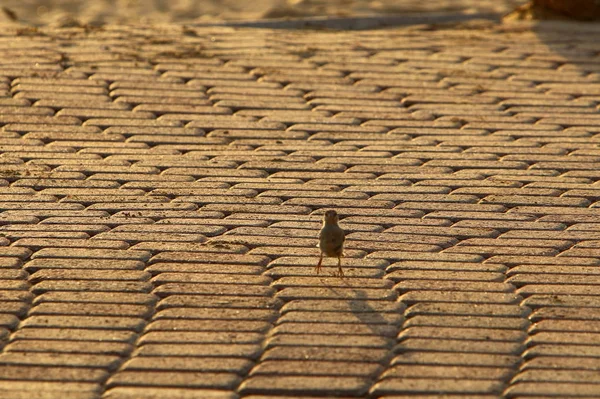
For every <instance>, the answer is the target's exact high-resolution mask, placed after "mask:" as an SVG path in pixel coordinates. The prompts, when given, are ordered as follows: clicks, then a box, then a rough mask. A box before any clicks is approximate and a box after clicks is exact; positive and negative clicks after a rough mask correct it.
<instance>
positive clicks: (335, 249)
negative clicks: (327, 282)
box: [315, 209, 346, 277]
mask: <svg viewBox="0 0 600 399" xmlns="http://www.w3.org/2000/svg"><path fill="white" fill-rule="evenodd" d="M339 220H340V218H339V216H338V214H337V212H336V211H334V210H333V209H330V210H328V211H326V212H325V215H324V216H323V227H322V228H321V232H320V233H319V243H318V244H317V247H318V248H319V249H320V250H321V257H320V258H319V263H318V264H317V266H315V271H316V272H317V274H319V272H320V271H321V264H322V263H323V255H325V256H328V257H332V258H338V269H339V272H338V273H337V275H339V276H340V277H344V271H343V270H342V255H343V254H344V240H345V239H346V234H345V233H344V230H342V228H341V227H340V226H338V222H339Z"/></svg>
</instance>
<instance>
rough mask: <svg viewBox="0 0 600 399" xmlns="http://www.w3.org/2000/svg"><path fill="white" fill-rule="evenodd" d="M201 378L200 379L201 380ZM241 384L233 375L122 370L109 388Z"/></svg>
mask: <svg viewBox="0 0 600 399" xmlns="http://www.w3.org/2000/svg"><path fill="white" fill-rule="evenodd" d="M199 377H200V378H199ZM239 382H240V379H239V377H238V376H236V375H235V374H232V373H202V374H199V373H198V372H192V371H189V372H184V371H172V370H170V371H167V370H165V371H148V370H144V371H128V370H122V371H119V372H118V373H117V374H115V375H114V376H112V377H111V378H110V379H109V380H108V381H107V382H106V385H107V387H108V388H109V389H110V388H113V387H117V386H159V387H165V386H167V387H168V386H171V387H177V386H180V387H186V388H188V389H190V388H205V389H229V390H231V389H233V388H234V387H236V386H237V385H238V384H239Z"/></svg>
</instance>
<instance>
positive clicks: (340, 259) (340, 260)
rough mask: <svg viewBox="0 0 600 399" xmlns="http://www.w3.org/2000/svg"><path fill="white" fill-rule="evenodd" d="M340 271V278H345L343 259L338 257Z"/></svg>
mask: <svg viewBox="0 0 600 399" xmlns="http://www.w3.org/2000/svg"><path fill="white" fill-rule="evenodd" d="M338 269H339V276H340V277H344V271H343V270H342V257H341V256H338Z"/></svg>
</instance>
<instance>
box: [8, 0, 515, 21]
mask: <svg viewBox="0 0 600 399" xmlns="http://www.w3.org/2000/svg"><path fill="white" fill-rule="evenodd" d="M523 3H524V1H523V0H500V1H499V0H435V1H423V0H252V1H240V0H238V1H235V0H93V1H91V0H88V1H86V0H5V1H3V2H2V5H3V10H2V11H4V12H2V13H0V22H2V20H4V21H10V20H16V21H17V22H20V23H25V24H33V25H66V24H69V23H81V24H105V23H128V24H131V23H140V22H141V23H148V22H157V23H158V22H160V23H164V22H194V21H195V22H210V21H212V20H215V21H222V20H244V19H264V18H298V17H310V16H356V15H387V14H403V13H414V12H434V11H452V12H460V13H474V12H497V13H506V12H509V11H510V10H512V9H513V8H514V7H515V6H517V5H520V4H523Z"/></svg>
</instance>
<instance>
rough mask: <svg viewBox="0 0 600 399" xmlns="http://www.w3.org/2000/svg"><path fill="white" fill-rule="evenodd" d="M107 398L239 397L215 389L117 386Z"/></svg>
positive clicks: (198, 398)
mask: <svg viewBox="0 0 600 399" xmlns="http://www.w3.org/2000/svg"><path fill="white" fill-rule="evenodd" d="M104 397H105V398H107V399H132V398H139V397H144V398H147V399H163V398H164V399H204V398H206V399H237V398H238V396H237V395H236V394H235V393H233V392H227V391H218V390H213V389H188V388H166V387H155V386H148V387H134V386H132V387H129V386H126V387H115V388H111V389H109V390H107V391H106V393H105V394H104Z"/></svg>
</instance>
